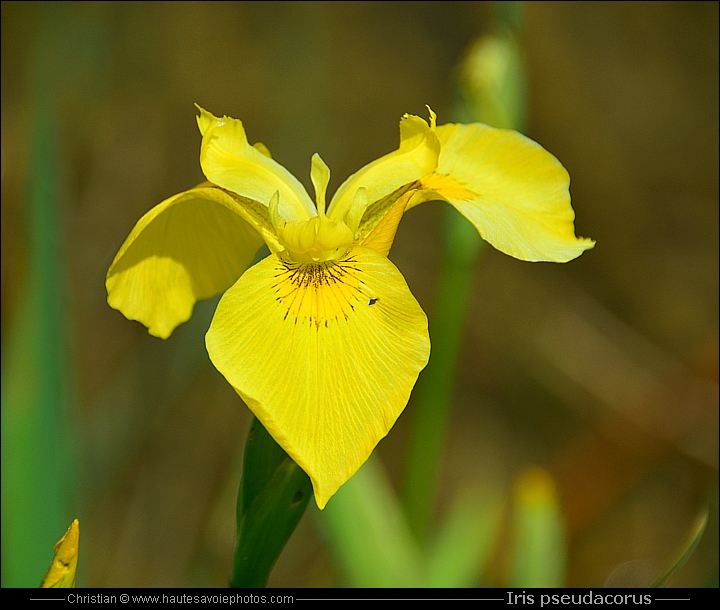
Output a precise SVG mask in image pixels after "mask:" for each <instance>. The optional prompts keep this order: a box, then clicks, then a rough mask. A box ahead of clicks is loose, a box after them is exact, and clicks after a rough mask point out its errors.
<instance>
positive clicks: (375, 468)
mask: <svg viewBox="0 0 720 610" xmlns="http://www.w3.org/2000/svg"><path fill="white" fill-rule="evenodd" d="M318 521H319V522H320V524H321V526H322V528H323V529H324V531H325V533H326V535H327V538H328V544H329V547H330V550H331V552H332V553H333V554H334V556H335V558H336V560H337V563H338V565H339V566H340V568H341V570H342V572H343V574H344V576H345V578H346V580H347V583H348V585H349V586H351V587H421V586H425V584H426V583H425V582H424V581H423V579H422V562H421V558H420V551H419V549H418V547H417V545H416V543H415V541H414V539H413V536H412V534H411V533H410V529H409V527H408V524H407V522H406V520H405V517H404V515H403V511H402V509H401V507H400V504H399V502H398V499H397V497H396V496H395V494H394V492H393V490H392V488H391V487H390V484H389V482H388V481H387V478H386V477H385V474H384V472H383V470H382V466H381V464H380V462H379V461H378V460H376V459H375V458H373V457H371V458H370V459H369V460H368V461H367V462H365V464H364V465H363V466H362V467H361V468H360V470H358V471H357V473H355V475H354V476H353V477H352V478H351V479H350V480H349V481H348V482H347V483H345V485H343V486H342V487H341V488H340V489H339V491H338V492H337V493H336V494H335V495H334V496H333V497H332V499H331V500H330V501H329V502H328V504H327V506H326V507H325V510H323V511H322V513H320V514H319V515H318Z"/></svg>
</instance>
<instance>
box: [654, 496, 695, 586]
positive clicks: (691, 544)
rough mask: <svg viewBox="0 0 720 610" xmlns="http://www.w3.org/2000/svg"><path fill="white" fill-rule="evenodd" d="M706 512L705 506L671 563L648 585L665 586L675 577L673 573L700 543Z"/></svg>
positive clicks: (676, 571)
mask: <svg viewBox="0 0 720 610" xmlns="http://www.w3.org/2000/svg"><path fill="white" fill-rule="evenodd" d="M708 513H709V508H705V509H704V510H703V511H702V512H701V513H700V514H699V515H698V516H697V517H696V518H695V521H694V522H693V524H692V526H690V530H689V531H688V535H687V537H686V538H685V541H684V543H683V545H682V547H681V549H680V552H679V553H678V555H677V557H676V558H675V560H674V561H673V562H672V565H671V566H670V567H669V568H668V569H667V570H666V571H665V573H664V574H662V575H660V577H658V579H657V580H656V581H655V582H654V583H653V584H651V585H650V587H651V588H659V587H667V586H668V585H669V584H670V582H671V581H672V579H673V578H674V577H675V574H677V573H678V570H680V568H682V567H683V566H684V565H685V564H686V563H687V560H688V559H690V556H691V555H692V554H693V553H694V552H695V549H696V548H697V546H698V544H700V540H701V539H702V536H703V533H704V532H705V526H706V525H707V521H708Z"/></svg>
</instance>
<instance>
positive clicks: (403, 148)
mask: <svg viewBox="0 0 720 610" xmlns="http://www.w3.org/2000/svg"><path fill="white" fill-rule="evenodd" d="M439 153H440V143H439V142H438V139H437V136H436V135H435V130H434V115H433V114H431V125H428V124H427V122H426V121H424V120H423V119H421V118H420V117H417V116H413V115H409V114H406V115H405V116H404V117H403V118H402V120H401V121H400V147H399V148H398V149H397V150H396V151H394V152H391V153H389V154H387V155H385V156H383V157H380V158H379V159H377V160H376V161H373V162H372V163H370V164H368V165H366V166H365V167H363V168H362V169H361V170H359V171H357V172H355V173H354V174H353V175H352V176H350V177H349V178H348V179H347V180H346V181H345V182H343V183H342V184H341V185H340V188H339V189H338V190H337V192H336V193H335V196H334V197H333V199H332V202H331V204H330V207H329V209H328V215H330V216H331V218H333V220H345V216H346V215H347V214H348V212H349V211H350V209H351V208H352V207H353V204H357V201H356V199H355V194H356V192H357V190H358V188H360V187H362V188H364V189H365V191H366V195H367V197H366V198H364V197H365V196H363V198H364V199H363V200H364V201H366V205H369V204H372V203H374V202H376V201H378V200H380V199H382V198H383V197H387V196H388V195H390V194H391V193H392V192H393V191H396V190H397V189H399V188H400V187H402V186H404V185H406V184H408V183H410V182H414V181H415V180H419V179H420V178H423V177H425V176H427V175H428V174H431V173H432V172H434V171H435V169H436V168H437V163H438V155H439Z"/></svg>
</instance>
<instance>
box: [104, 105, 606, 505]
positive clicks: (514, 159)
mask: <svg viewBox="0 0 720 610" xmlns="http://www.w3.org/2000/svg"><path fill="white" fill-rule="evenodd" d="M198 109H199V111H200V116H198V117H197V122H198V126H199V127H200V132H201V134H202V146H201V149H200V165H201V167H202V170H203V173H204V174H205V176H206V178H207V179H208V182H204V183H202V184H200V185H198V186H196V187H195V188H192V189H190V190H188V191H185V192H183V193H179V194H178V195H175V196H173V197H170V198H169V199H166V200H165V201H163V202H162V203H161V204H159V205H157V206H156V207H154V208H153V209H151V210H150V211H149V212H148V213H147V214H145V216H143V217H142V218H141V219H140V220H139V222H138V223H137V225H136V226H135V228H134V229H133V230H132V232H131V233H130V235H129V237H128V238H127V240H126V241H125V243H124V244H123V245H122V247H121V248H120V251H119V252H118V254H117V256H116V257H115V260H114V261H113V263H112V265H111V266H110V269H109V271H108V274H107V281H106V286H107V291H108V303H109V304H110V306H111V307H114V308H115V309H118V310H120V311H121V312H122V313H123V314H124V315H125V316H126V317H127V318H129V319H131V320H138V321H140V322H142V323H143V324H144V325H145V326H147V328H148V330H149V332H150V334H151V335H155V336H157V337H161V338H167V337H169V336H170V334H171V333H172V331H173V330H174V329H175V327H176V326H178V325H179V324H181V323H183V322H185V321H186V320H187V319H188V318H190V315H191V313H192V309H193V306H194V304H195V302H196V301H197V300H198V299H204V298H208V297H211V296H213V295H215V294H218V293H221V292H224V293H225V294H224V295H223V297H222V298H221V299H220V303H219V305H218V307H217V310H216V312H215V316H214V318H213V321H212V324H211V326H210V330H209V331H208V333H207V336H206V346H207V350H208V353H209V355H210V359H211V360H212V362H213V364H214V365H215V367H217V369H218V370H219V371H220V372H221V373H222V374H223V375H224V376H225V378H226V379H227V380H228V381H229V382H230V384H231V385H232V386H233V388H235V391H236V392H237V393H238V394H239V395H240V397H241V398H242V399H243V400H244V401H245V403H246V404H247V405H248V407H250V409H251V410H252V411H253V413H254V414H255V415H256V416H257V418H258V419H259V420H260V421H261V422H262V424H263V425H264V426H265V428H266V429H267V430H268V432H269V433H270V434H271V435H272V436H273V438H274V439H275V440H276V441H277V442H278V443H279V444H280V445H281V446H282V447H283V449H284V450H285V451H286V452H287V453H288V454H289V455H290V456H291V457H292V458H293V459H294V460H295V462H297V464H298V465H299V466H300V467H301V468H303V470H305V472H306V473H307V474H308V475H309V477H310V479H311V481H312V484H313V488H314V491H315V498H316V501H317V504H318V506H319V507H320V508H323V507H324V506H325V504H326V503H327V501H328V500H329V499H330V497H332V495H333V494H334V493H335V492H336V491H337V490H338V488H339V487H340V486H341V485H342V484H343V483H345V482H346V481H347V480H348V479H349V478H350V477H351V476H352V475H353V474H354V473H355V472H356V471H357V469H358V468H359V467H360V466H361V465H362V464H363V463H364V462H365V460H366V459H367V458H368V456H369V455H370V453H371V452H372V450H373V449H374V447H375V446H376V445H377V443H378V442H379V441H380V439H381V438H383V437H384V436H385V435H386V434H387V433H388V431H389V430H390V428H391V427H392V426H393V424H394V423H395V421H396V419H397V418H398V416H399V415H400V413H401V412H402V410H403V409H404V408H405V405H406V404H407V401H408V398H409V396H410V392H411V390H412V388H413V386H414V384H415V381H416V380H417V377H418V374H419V373H420V371H421V370H422V369H423V368H424V367H425V365H426V363H427V361H428V357H429V354H430V340H429V337H428V330H427V318H426V317H425V313H424V312H423V310H422V309H421V308H420V305H419V304H418V303H417V301H416V300H415V298H414V297H413V295H412V293H411V292H410V290H409V289H408V287H407V284H406V283H405V280H404V278H403V276H402V274H401V273H400V272H399V271H398V269H397V268H396V267H395V266H394V265H393V264H392V263H391V262H390V261H389V260H388V258H387V255H388V252H389V251H390V246H391V245H392V242H393V239H394V237H395V232H396V230H397V226H398V222H399V221H400V219H401V217H402V215H403V213H404V212H405V211H406V210H407V209H409V208H411V207H413V206H415V205H418V204H419V203H422V202H425V201H431V200H442V201H446V202H448V203H450V204H451V205H453V206H455V208H457V209H458V210H459V211H460V212H461V213H462V214H463V215H464V216H465V217H466V218H467V219H468V220H469V221H470V222H472V223H473V225H475V227H476V228H477V229H478V231H479V232H480V235H481V236H482V237H483V238H484V239H485V240H486V241H488V242H489V243H490V244H492V245H493V246H495V247H496V248H497V249H499V250H501V251H502V252H505V253H506V254H509V255H511V256H514V257H515V258H519V259H522V260H528V261H556V262H565V261H569V260H571V259H574V258H576V257H577V256H579V255H580V254H582V252H583V251H584V250H587V249H588V248H592V247H593V245H594V242H593V241H591V240H589V239H582V238H576V237H575V230H574V225H573V220H574V213H573V210H572V207H571V205H570V195H569V191H568V186H569V176H568V173H567V172H566V171H565V168H564V167H563V166H562V165H561V164H560V162H559V161H558V160H557V159H556V158H555V157H553V156H552V155H551V154H550V153H548V152H547V151H546V150H544V149H543V148H542V147H541V146H539V145H538V144H536V143H535V142H533V141H532V140H529V139H528V138H526V137H524V136H522V135H521V134H519V133H517V132H514V131H508V130H502V129H494V128H492V127H488V126H487V125H483V124H480V123H474V124H470V125H458V124H448V125H440V126H437V125H436V122H435V114H434V113H433V112H432V111H430V120H429V122H427V121H425V120H423V119H421V118H420V117H417V116H412V115H405V116H404V117H403V118H402V119H401V121H400V146H399V147H398V149H397V150H395V151H394V152H391V153H389V154H387V155H385V156H383V157H381V158H379V159H377V160H376V161H373V162H372V163H370V164H369V165H366V166H365V167H363V168H362V169H361V170H360V171H358V172H356V173H355V174H353V175H352V176H350V177H349V178H348V179H347V180H346V181H345V182H344V183H343V184H342V185H341V186H340V188H339V189H338V190H337V192H336V193H335V196H334V197H333V198H332V200H331V201H330V204H329V205H328V206H327V209H326V190H327V185H328V180H329V178H330V170H329V169H328V167H327V166H326V165H325V163H324V162H323V161H322V159H320V157H319V156H318V155H314V156H313V158H312V167H311V171H310V176H311V180H312V183H313V186H314V187H315V201H316V203H315V204H313V201H312V200H311V198H310V197H309V196H308V194H307V192H306V191H305V189H304V188H303V186H302V185H301V183H300V182H299V181H298V180H297V179H296V178H295V177H294V176H293V175H292V174H290V173H289V172H288V171H287V170H286V169H285V168H284V167H283V166H281V165H280V164H278V163H277V162H276V161H274V160H273V159H272V157H271V156H270V153H269V151H268V150H267V148H266V147H265V146H264V145H262V144H259V143H258V144H254V145H250V144H249V143H248V140H247V137H246V135H245V130H244V128H243V125H242V123H241V122H240V121H238V120H236V119H232V118H230V117H223V118H218V117H215V116H213V115H212V114H210V113H209V112H207V111H205V110H203V109H202V108H200V107H199V106H198ZM263 243H265V244H267V246H268V248H269V250H270V255H269V256H268V257H266V258H265V259H263V260H261V261H260V262H258V263H257V264H256V265H254V266H252V267H251V268H250V269H247V268H248V266H249V265H250V264H251V263H252V261H253V258H254V257H255V255H256V253H257V251H258V250H259V249H260V247H261V246H262V245H263ZM246 269H247V271H246Z"/></svg>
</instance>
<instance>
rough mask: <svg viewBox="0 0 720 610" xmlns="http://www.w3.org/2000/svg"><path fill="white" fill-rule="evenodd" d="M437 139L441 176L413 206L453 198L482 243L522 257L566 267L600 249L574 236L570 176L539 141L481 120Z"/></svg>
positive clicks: (445, 129) (442, 130)
mask: <svg viewBox="0 0 720 610" xmlns="http://www.w3.org/2000/svg"><path fill="white" fill-rule="evenodd" d="M437 135H438V138H439V139H440V142H441V144H442V149H441V152H440V161H439V163H438V168H437V171H436V172H435V173H434V174H433V175H431V176H428V177H426V178H424V179H423V180H422V181H421V182H422V185H423V187H424V188H425V189H427V190H426V191H424V192H419V193H418V194H417V195H416V196H415V197H414V198H413V200H412V201H411V202H410V205H409V206H408V207H413V206H414V205H417V204H418V203H422V202H423V201H429V200H432V199H438V198H440V199H443V200H445V201H448V202H449V203H451V204H452V205H453V206H455V207H456V208H457V209H458V210H459V211H460V212H461V213H462V214H463V215H464V216H465V217H466V218H467V219H468V220H470V222H472V223H473V224H474V225H475V227H476V228H477V230H478V231H479V232H480V235H481V236H482V237H483V239H485V240H486V241H488V242H489V243H490V244H492V245H493V246H494V247H495V248H497V249H498V250H500V251H502V252H505V253H506V254H509V255H510V256H514V257H515V258H518V259H521V260H527V261H554V262H567V261H569V260H572V259H574V258H577V257H578V256H580V255H581V254H582V253H583V252H584V251H585V250H587V249H589V248H592V247H593V246H594V245H595V242H594V241H592V240H591V239H583V238H577V237H575V228H574V222H573V221H574V219H575V213H574V212H573V209H572V206H571V205H570V192H569V185H570V177H569V176H568V173H567V171H566V170H565V168H564V167H563V166H562V164H561V163H560V162H559V161H558V160H557V159H556V158H555V157H554V156H553V155H551V154H550V153H549V152H547V151H546V150H545V149H544V148H542V147H541V146H540V145H539V144H537V143H535V142H533V141H532V140H530V139H529V138H526V137H525V136H523V135H521V134H519V133H517V132H515V131H510V130H506V129H495V128H492V127H488V126H487V125H483V124H481V123H474V124H471V125H458V124H448V125H441V126H439V127H438V128H437ZM438 196H439V197H438Z"/></svg>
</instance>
